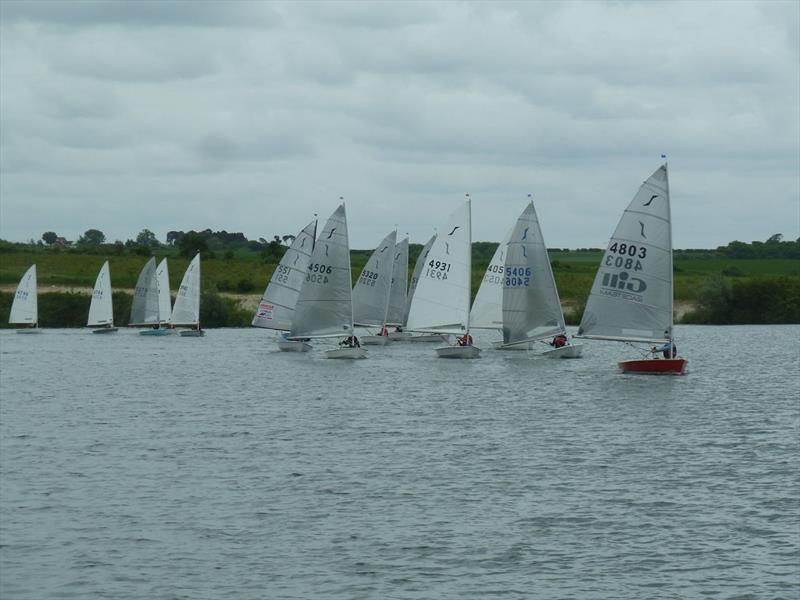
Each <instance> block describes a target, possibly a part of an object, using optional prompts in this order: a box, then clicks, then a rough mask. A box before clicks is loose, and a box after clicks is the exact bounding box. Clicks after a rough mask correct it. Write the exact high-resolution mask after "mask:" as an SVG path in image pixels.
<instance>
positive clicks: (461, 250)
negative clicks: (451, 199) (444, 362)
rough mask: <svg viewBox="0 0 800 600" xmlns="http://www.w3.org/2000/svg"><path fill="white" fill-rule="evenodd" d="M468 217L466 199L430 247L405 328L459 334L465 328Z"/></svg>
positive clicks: (467, 301) (469, 231) (469, 220)
mask: <svg viewBox="0 0 800 600" xmlns="http://www.w3.org/2000/svg"><path fill="white" fill-rule="evenodd" d="M471 241H472V232H471V219H470V202H469V200H467V201H466V202H465V203H464V204H463V205H462V206H461V207H459V208H458V209H457V210H456V211H455V212H454V213H453V214H452V215H450V220H449V221H448V223H447V226H446V227H445V228H444V229H443V230H442V234H441V235H439V236H438V237H437V238H436V241H435V242H434V243H433V246H431V249H430V252H428V256H427V257H426V258H425V265H423V267H422V271H421V272H420V276H419V280H418V282H417V288H416V290H415V291H414V299H413V300H412V302H411V310H410V311H409V314H408V329H410V330H413V331H429V332H435V333H439V332H442V333H462V332H463V331H464V330H466V329H468V328H469V304H470V284H471V281H470V278H471V271H472V270H471V265H470V257H471V250H472V249H471Z"/></svg>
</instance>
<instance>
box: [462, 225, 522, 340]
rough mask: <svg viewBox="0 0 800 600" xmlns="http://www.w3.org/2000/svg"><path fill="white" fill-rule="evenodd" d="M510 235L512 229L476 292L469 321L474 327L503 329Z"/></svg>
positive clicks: (498, 247) (495, 253)
mask: <svg viewBox="0 0 800 600" xmlns="http://www.w3.org/2000/svg"><path fill="white" fill-rule="evenodd" d="M510 237H511V231H509V232H508V233H507V234H506V236H505V237H504V238H503V241H501V242H500V244H499V245H498V246H497V250H495V252H494V255H493V256H492V260H490V261H489V266H487V267H486V273H484V275H483V279H482V280H481V285H480V286H479V287H478V293H477V294H475V301H474V302H473V303H472V308H471V309H470V314H469V323H470V327H471V328H472V329H486V330H488V331H497V332H500V331H502V330H503V280H504V279H505V278H504V277H503V271H504V269H505V262H506V250H507V246H508V240H509V238H510ZM493 345H494V344H493ZM513 348H520V349H523V350H524V349H525V348H524V347H523V346H513Z"/></svg>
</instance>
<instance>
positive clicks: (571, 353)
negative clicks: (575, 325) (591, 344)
mask: <svg viewBox="0 0 800 600" xmlns="http://www.w3.org/2000/svg"><path fill="white" fill-rule="evenodd" d="M542 356H546V357H547V358H580V357H581V356H583V344H568V345H566V346H561V348H553V349H552V350H548V351H547V352H543V353H542Z"/></svg>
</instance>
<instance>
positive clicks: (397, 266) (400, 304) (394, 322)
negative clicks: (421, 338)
mask: <svg viewBox="0 0 800 600" xmlns="http://www.w3.org/2000/svg"><path fill="white" fill-rule="evenodd" d="M393 263H394V264H393V266H392V287H391V290H390V292H389V310H388V312H387V313H386V325H387V326H388V327H400V328H402V326H403V325H405V312H406V297H407V295H408V293H407V288H408V238H407V237H406V238H403V239H402V240H400V242H398V243H397V245H396V246H395V247H394V261H393ZM390 335H391V334H390Z"/></svg>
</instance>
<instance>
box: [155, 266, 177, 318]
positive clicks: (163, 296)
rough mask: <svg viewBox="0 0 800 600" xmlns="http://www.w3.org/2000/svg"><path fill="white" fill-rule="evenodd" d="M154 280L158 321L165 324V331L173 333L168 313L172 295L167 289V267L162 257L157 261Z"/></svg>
mask: <svg viewBox="0 0 800 600" xmlns="http://www.w3.org/2000/svg"><path fill="white" fill-rule="evenodd" d="M156 281H157V282H158V314H159V322H160V323H161V324H162V325H163V326H166V328H167V333H173V329H172V325H171V323H170V315H171V314H172V297H171V294H170V291H169V269H168V268H167V259H166V258H163V259H162V260H161V262H160V263H158V269H156Z"/></svg>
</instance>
